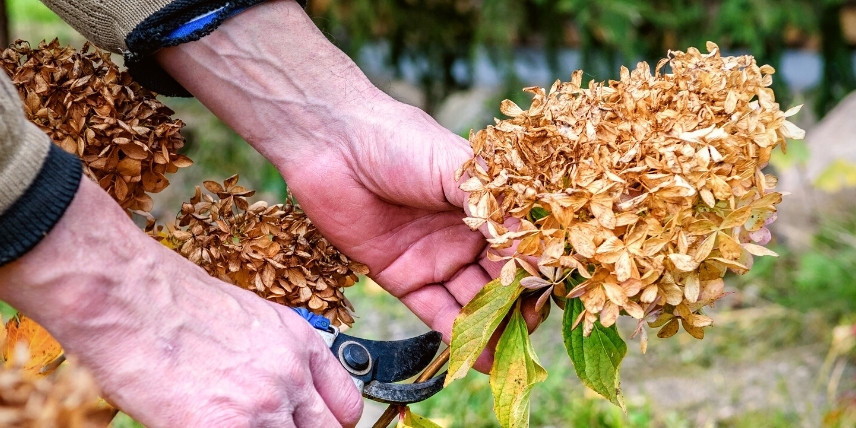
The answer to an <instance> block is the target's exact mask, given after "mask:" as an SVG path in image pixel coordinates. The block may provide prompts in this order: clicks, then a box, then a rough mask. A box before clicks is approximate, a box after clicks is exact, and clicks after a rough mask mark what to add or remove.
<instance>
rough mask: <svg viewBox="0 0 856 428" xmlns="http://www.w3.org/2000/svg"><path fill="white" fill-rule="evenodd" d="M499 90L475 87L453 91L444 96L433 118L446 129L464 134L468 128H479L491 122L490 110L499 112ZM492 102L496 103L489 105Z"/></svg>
mask: <svg viewBox="0 0 856 428" xmlns="http://www.w3.org/2000/svg"><path fill="white" fill-rule="evenodd" d="M498 94H499V90H498V89H497V88H491V87H484V86H482V87H476V88H473V89H469V90H466V91H459V92H455V93H454V94H452V95H449V96H448V97H446V99H445V100H443V102H442V104H440V106H439V107H438V108H437V112H436V113H435V114H434V118H435V119H436V120H437V122H438V123H440V125H443V126H444V127H445V128H446V129H450V130H452V132H454V133H456V134H461V135H464V136H466V135H467V132H469V130H470V129H476V130H478V129H481V128H483V127H485V126H486V125H488V124H492V123H493V116H492V113H491V112H496V114H499V111H498V110H499V101H500V100H498V99H497V97H498ZM491 102H493V103H494V104H496V105H490V103H491Z"/></svg>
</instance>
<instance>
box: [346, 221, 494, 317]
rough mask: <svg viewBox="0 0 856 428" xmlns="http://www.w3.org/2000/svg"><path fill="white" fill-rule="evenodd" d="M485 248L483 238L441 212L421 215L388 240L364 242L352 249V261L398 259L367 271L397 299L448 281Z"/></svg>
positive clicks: (372, 266) (380, 238)
mask: <svg viewBox="0 0 856 428" xmlns="http://www.w3.org/2000/svg"><path fill="white" fill-rule="evenodd" d="M485 245H486V243H485V240H484V237H482V236H481V234H479V233H478V232H473V231H471V230H470V228H469V227H467V225H466V224H464V222H463V221H461V216H460V215H459V214H457V213H452V212H444V213H435V214H431V215H424V216H422V217H419V218H416V219H414V220H413V221H412V222H410V223H407V224H405V225H403V226H402V227H399V228H397V229H396V230H394V231H392V232H390V234H389V235H388V236H383V237H379V238H376V239H371V240H367V241H365V242H363V243H361V245H360V247H357V248H355V250H356V252H355V253H354V257H355V258H357V259H359V256H360V255H361V254H358V253H362V254H366V253H371V254H395V255H397V256H396V257H395V258H394V259H393V260H391V261H389V262H388V263H387V264H386V266H383V267H382V268H380V269H377V267H378V266H377V264H370V266H369V267H370V268H371V269H373V271H372V272H373V279H374V280H375V281H376V282H377V283H378V284H380V285H381V286H383V287H384V288H385V289H386V290H388V291H389V292H390V293H392V294H393V295H394V296H396V297H399V298H400V297H401V296H403V295H404V294H407V293H409V292H411V291H413V290H416V289H419V288H421V287H422V286H423V285H424V284H433V283H443V282H445V281H448V280H449V278H450V277H452V276H453V275H455V274H456V273H457V272H460V271H461V270H462V269H463V268H465V267H466V266H467V265H468V264H470V263H472V262H473V261H474V260H476V257H478V255H479V254H481V253H483V251H484V247H485ZM363 259H368V257H365V258H363ZM414 267H417V268H414ZM485 283H486V282H483V283H481V284H479V285H478V287H479V288H481V287H482V286H484V284H485ZM479 288H477V289H476V291H478V289H479ZM473 294H475V292H473ZM466 301H468V300H466ZM466 301H464V302H466Z"/></svg>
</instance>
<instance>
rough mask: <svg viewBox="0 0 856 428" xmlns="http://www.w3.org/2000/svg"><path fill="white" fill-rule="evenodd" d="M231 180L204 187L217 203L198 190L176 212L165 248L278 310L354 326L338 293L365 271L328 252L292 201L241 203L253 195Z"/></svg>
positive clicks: (325, 243)
mask: <svg viewBox="0 0 856 428" xmlns="http://www.w3.org/2000/svg"><path fill="white" fill-rule="evenodd" d="M237 182H238V176H237V175H235V176H232V177H230V178H228V179H226V181H225V182H224V183H223V184H222V185H221V184H220V183H217V182H214V181H206V182H204V186H205V188H206V189H207V190H208V191H209V192H211V193H213V194H214V195H215V196H216V197H212V196H210V195H208V194H207V193H203V192H202V190H201V189H200V188H199V187H198V186H197V187H196V194H195V195H194V196H193V198H191V199H190V201H189V202H185V203H184V204H183V205H182V207H181V212H180V213H179V214H178V218H177V224H178V228H177V229H169V230H168V231H167V233H166V238H165V239H166V240H167V241H168V242H167V243H168V244H169V246H171V247H173V248H175V249H176V250H177V251H178V252H180V253H181V254H182V255H183V256H184V257H186V258H187V259H189V260H190V261H192V262H194V263H196V264H198V265H199V266H202V267H203V268H204V269H205V270H206V271H208V273H209V274H210V275H211V276H214V277H215V278H220V279H221V280H223V281H226V282H229V283H232V284H235V285H237V286H239V287H241V288H245V289H247V290H250V291H253V292H255V293H256V294H258V295H259V296H261V297H263V298H265V299H268V300H272V301H274V302H277V303H280V304H284V305H288V306H292V307H305V308H307V309H309V310H310V311H312V312H314V313H317V314H322V315H324V316H325V317H327V318H328V319H330V320H331V321H332V322H333V324H335V325H348V326H350V325H351V324H353V322H354V318H353V317H352V315H351V311H353V307H352V306H351V303H350V302H349V301H348V299H347V298H345V295H344V294H343V293H342V288H343V287H349V286H351V285H353V284H354V283H355V282H356V281H357V275H358V274H366V273H368V268H367V267H366V266H365V265H363V264H361V263H357V262H354V261H352V260H350V259H348V257H346V256H345V255H344V254H342V253H340V252H339V250H337V249H336V248H334V247H333V245H332V244H330V243H329V242H328V241H327V240H326V239H325V238H324V237H323V236H321V233H320V232H318V229H317V228H316V227H315V226H314V225H313V224H312V222H311V221H310V220H309V218H308V217H306V215H305V214H304V213H303V211H301V210H300V209H299V208H297V207H296V206H294V204H292V203H291V202H290V201H288V202H286V203H285V204H276V205H268V204H267V203H266V202H256V203H254V204H252V205H249V203H248V202H247V199H246V198H247V197H249V196H252V195H253V194H254V193H255V192H254V191H251V190H247V189H246V188H244V187H242V186H239V185H238V184H237ZM150 230H152V228H151V227H150ZM158 232H160V231H158ZM150 233H152V232H150ZM157 234H158V233H155V235H157Z"/></svg>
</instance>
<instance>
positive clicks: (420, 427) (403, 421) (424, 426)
mask: <svg viewBox="0 0 856 428" xmlns="http://www.w3.org/2000/svg"><path fill="white" fill-rule="evenodd" d="M395 428H442V427H441V426H440V425H437V424H435V423H434V422H432V421H431V420H430V419H428V418H425V417H422V416H419V415H417V414H415V413H413V412H412V411H411V410H410V407H405V408H404V415H402V416H401V418H400V419H399V420H398V423H397V424H396V425H395Z"/></svg>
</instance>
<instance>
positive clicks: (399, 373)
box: [292, 308, 446, 404]
mask: <svg viewBox="0 0 856 428" xmlns="http://www.w3.org/2000/svg"><path fill="white" fill-rule="evenodd" d="M292 309H294V311H295V312H297V313H298V314H300V315H301V316H302V317H303V319H305V320H306V321H308V322H309V324H310V325H312V327H314V328H315V330H316V331H317V332H318V334H319V335H320V336H321V337H322V338H323V339H324V341H325V342H326V343H327V346H329V347H330V350H331V351H332V352H333V355H335V356H336V358H337V359H338V360H339V363H341V364H342V367H344V368H345V370H347V371H348V373H350V374H351V378H352V379H353V380H354V383H355V384H356V385H357V388H358V389H359V390H360V391H362V394H363V397H366V398H368V399H370V400H374V401H378V402H381V403H387V404H410V403H416V402H418V401H422V400H425V399H426V398H428V397H431V396H432V395H434V394H436V393H437V392H439V391H440V390H441V389H443V381H444V380H445V378H446V373H445V372H444V373H442V374H440V375H438V376H435V377H433V378H431V379H429V380H427V381H425V382H416V383H395V382H400V381H403V380H405V379H408V378H411V377H414V376H416V375H417V374H419V373H420V372H422V370H424V369H425V368H426V367H428V365H429V364H431V361H432V359H433V358H434V355H435V354H436V353H437V350H438V349H439V348H440V343H441V342H442V338H443V335H442V334H440V333H439V332H436V331H430V332H428V333H425V334H422V335H419V336H416V337H411V338H409V339H403V340H390V341H379V340H369V339H362V338H359V337H354V336H350V335H347V334H345V333H341V332H340V331H339V329H338V328H336V327H335V326H333V325H332V324H330V320H329V319H327V318H325V317H324V316H322V315H318V314H313V313H312V312H309V311H308V310H306V309H305V308H292Z"/></svg>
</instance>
